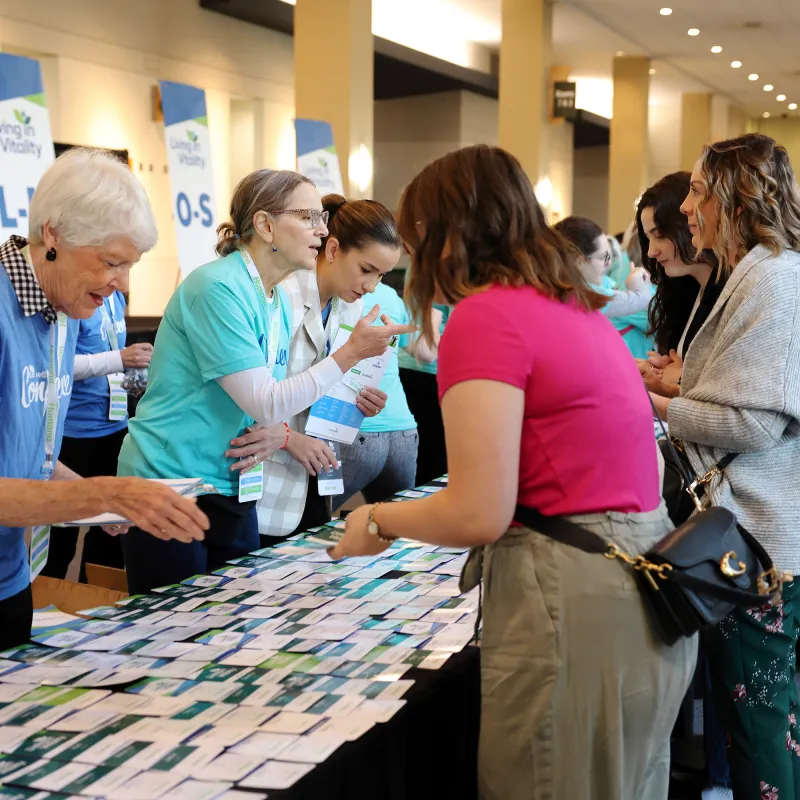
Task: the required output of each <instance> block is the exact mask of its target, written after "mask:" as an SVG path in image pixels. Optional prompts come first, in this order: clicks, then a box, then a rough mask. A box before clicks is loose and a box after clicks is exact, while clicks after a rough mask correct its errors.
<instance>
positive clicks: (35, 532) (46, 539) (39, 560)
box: [31, 525, 50, 583]
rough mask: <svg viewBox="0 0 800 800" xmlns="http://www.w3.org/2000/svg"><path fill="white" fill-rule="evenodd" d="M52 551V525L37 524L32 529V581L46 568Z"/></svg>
mask: <svg viewBox="0 0 800 800" xmlns="http://www.w3.org/2000/svg"><path fill="white" fill-rule="evenodd" d="M49 552H50V526H49V525H37V526H36V527H34V528H33V529H32V530H31V583H33V581H34V579H35V578H36V576H37V575H38V574H39V573H40V572H41V571H42V570H43V569H44V565H45V564H46V563H47V554H48V553H49Z"/></svg>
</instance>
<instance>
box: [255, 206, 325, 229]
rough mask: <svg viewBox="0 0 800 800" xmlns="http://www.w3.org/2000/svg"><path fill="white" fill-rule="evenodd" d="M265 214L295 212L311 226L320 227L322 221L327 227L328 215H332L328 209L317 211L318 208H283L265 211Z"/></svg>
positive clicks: (312, 227)
mask: <svg viewBox="0 0 800 800" xmlns="http://www.w3.org/2000/svg"><path fill="white" fill-rule="evenodd" d="M264 213H265V214H275V215H277V214H295V215H297V216H298V217H301V218H302V220H303V222H305V223H306V225H307V226H308V227H309V228H311V229H312V230H313V229H314V228H318V227H319V224H320V222H321V223H322V224H323V225H324V226H325V227H326V228H327V227H328V217H329V216H330V215H329V213H328V212H327V211H317V209H316V208H281V209H278V210H276V211H265V212H264Z"/></svg>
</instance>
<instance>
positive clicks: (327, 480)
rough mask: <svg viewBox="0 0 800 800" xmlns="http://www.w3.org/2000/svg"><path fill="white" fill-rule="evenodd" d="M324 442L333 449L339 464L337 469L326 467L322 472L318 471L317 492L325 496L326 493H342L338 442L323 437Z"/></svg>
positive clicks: (342, 483) (342, 480) (342, 484)
mask: <svg viewBox="0 0 800 800" xmlns="http://www.w3.org/2000/svg"><path fill="white" fill-rule="evenodd" d="M324 441H325V444H326V445H328V447H330V449H331V450H333V454H334V455H335V456H336V461H337V462H338V464H339V466H338V468H337V469H326V470H325V471H324V472H320V473H319V475H318V476H317V486H318V487H319V493H320V495H321V496H323V497H325V496H328V495H337V494H344V475H343V474H342V457H341V455H340V454H339V444H338V442H334V441H330V440H328V439H325V440H324Z"/></svg>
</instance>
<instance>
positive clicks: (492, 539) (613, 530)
mask: <svg viewBox="0 0 800 800" xmlns="http://www.w3.org/2000/svg"><path fill="white" fill-rule="evenodd" d="M399 230H400V234H401V236H402V238H403V240H404V242H405V244H406V247H407V248H408V250H409V252H410V253H411V256H412V267H411V275H410V283H409V287H408V300H409V303H410V306H411V309H412V313H414V316H415V317H416V318H419V319H425V320H427V319H429V318H430V313H429V312H430V309H431V306H432V304H433V303H445V304H450V305H456V308H455V310H454V312H453V314H452V316H451V318H450V321H449V323H448V327H447V330H446V331H445V333H444V336H443V337H442V340H441V345H440V350H439V358H440V360H439V394H440V398H441V404H442V413H443V418H444V425H445V434H446V441H447V456H448V464H449V470H450V477H449V485H448V487H447V488H446V489H444V490H442V491H440V492H438V493H437V494H435V495H433V496H432V497H430V498H428V499H424V500H419V501H414V502H408V503H388V504H379V505H377V506H364V507H362V508H360V509H357V510H356V511H354V512H353V513H352V514H351V515H350V516H349V517H348V519H347V531H346V534H345V536H344V538H343V539H342V541H341V542H340V544H339V545H338V546H337V547H336V548H334V550H333V551H332V553H331V554H332V556H333V557H334V558H340V557H344V556H355V555H363V554H372V553H378V552H381V551H382V550H383V549H385V548H386V547H388V546H389V545H390V544H391V543H392V541H393V540H394V538H397V537H403V538H408V539H417V540H419V541H422V542H427V543H430V544H436V545H447V546H456V547H471V548H475V549H474V550H473V553H472V554H471V556H470V560H469V561H468V563H467V567H466V569H465V574H464V576H462V581H463V582H464V583H465V588H472V586H474V585H475V584H476V583H477V580H476V579H475V578H476V577H477V576H476V575H475V574H474V573H476V572H477V570H476V569H475V568H476V567H479V566H480V565H481V563H482V577H483V587H484V607H483V613H484V627H483V637H482V648H481V673H482V713H481V743H480V752H479V782H480V792H481V797H482V798H486V799H490V800H522V798H525V800H528V799H529V798H530V799H532V800H544V798H551V799H554V800H578V799H579V798H580V800H594V799H595V798H596V800H666V797H667V791H668V785H669V736H670V731H671V729H672V726H673V724H674V721H675V718H676V716H677V713H678V707H679V705H680V703H681V700H682V699H683V696H684V694H685V692H686V690H687V687H688V686H689V682H690V680H691V676H692V672H693V670H694V664H695V658H696V641H695V640H694V639H686V640H682V641H681V642H679V643H678V644H676V645H675V646H673V647H667V646H665V645H663V644H662V643H661V642H660V640H658V639H657V638H656V637H655V636H654V635H653V634H652V633H651V627H650V624H649V619H648V616H647V611H646V609H645V606H644V604H643V602H642V600H641V597H640V594H639V591H638V589H637V586H636V583H635V580H634V578H633V576H632V575H631V573H630V572H629V571H628V570H627V568H626V567H624V566H623V565H622V564H621V563H620V562H619V561H614V560H609V559H606V558H603V557H602V556H600V555H596V554H587V553H584V552H583V551H581V550H577V549H573V548H570V547H568V546H566V545H562V544H560V543H557V542H555V541H554V540H552V539H549V538H546V537H545V536H543V535H541V534H538V533H535V532H533V531H532V530H530V529H529V528H525V527H522V526H517V525H515V524H514V522H513V520H514V518H515V509H516V507H517V505H518V504H521V505H523V506H527V507H529V508H532V509H537V510H538V511H540V512H542V513H543V514H545V515H548V516H551V515H568V516H570V517H571V518H572V519H573V520H574V521H577V522H578V523H579V524H580V525H582V526H583V527H585V528H587V529H589V530H591V531H593V532H595V533H597V534H599V535H601V536H603V537H604V538H605V539H607V540H608V541H609V542H613V543H615V544H616V545H617V546H618V547H619V548H621V549H623V550H625V551H627V552H628V553H631V554H638V553H641V552H643V551H645V550H646V549H647V548H648V547H650V546H651V545H652V544H654V543H655V542H656V541H657V540H659V539H660V538H661V537H662V536H664V535H665V534H666V533H667V532H668V531H669V530H670V528H671V527H672V526H671V524H670V521H669V518H668V517H667V513H666V510H665V508H664V506H663V504H662V502H661V497H660V494H659V488H660V481H659V469H658V461H657V458H658V456H657V451H656V444H655V440H654V437H653V425H652V416H651V412H650V406H649V404H648V400H647V396H646V394H645V392H644V389H643V388H642V385H641V378H640V377H639V373H638V370H637V368H636V364H635V363H634V361H633V360H632V359H631V357H630V354H629V353H628V351H627V349H626V347H625V344H624V342H623V341H622V338H621V337H620V335H619V333H618V332H617V331H616V330H614V328H613V326H612V325H611V323H609V321H608V320H607V319H606V318H605V316H604V315H603V314H602V313H601V312H600V311H599V309H600V308H602V306H603V304H604V303H605V302H606V298H605V297H603V296H601V295H598V294H596V293H595V292H593V291H592V290H591V289H590V288H589V287H588V286H587V284H586V283H585V282H584V280H583V279H582V277H581V273H580V269H579V266H578V254H577V253H576V252H575V251H574V250H573V248H572V246H571V245H570V244H569V243H568V242H567V241H566V240H565V239H563V238H562V237H561V236H560V235H559V234H558V233H556V232H555V231H553V230H552V229H551V228H549V227H548V226H547V224H546V223H545V220H544V216H543V214H542V211H541V209H540V208H539V205H538V203H537V202H536V198H535V196H534V193H533V189H532V187H531V184H530V181H529V180H528V178H527V176H526V175H525V173H524V172H523V170H522V168H521V166H520V164H519V162H517V160H516V159H515V158H514V157H513V156H511V155H509V154H508V153H506V152H504V151H503V150H500V149H498V148H492V147H487V146H483V145H481V146H477V147H470V148H466V149H464V150H459V151H457V152H454V153H450V154H449V155H447V156H445V157H444V158H441V159H439V160H438V161H435V162H434V163H433V164H431V165H430V166H428V167H426V169H424V170H423V171H422V172H421V173H420V174H419V175H418V176H417V177H416V178H415V179H414V180H413V181H412V183H411V184H410V185H409V187H408V188H407V189H406V191H405V194H404V196H403V200H402V203H401V210H400V218H399ZM424 333H425V335H427V336H428V337H430V336H431V334H432V331H430V330H425V331H424ZM479 575H480V573H479V572H478V576H479ZM470 578H472V580H470Z"/></svg>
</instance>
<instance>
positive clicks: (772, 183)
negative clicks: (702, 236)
mask: <svg viewBox="0 0 800 800" xmlns="http://www.w3.org/2000/svg"><path fill="white" fill-rule="evenodd" d="M700 173H701V174H702V176H703V178H704V179H705V182H706V186H705V191H704V192H702V194H701V197H700V198H699V202H698V214H697V217H698V223H699V225H700V228H701V230H702V229H704V227H705V225H704V220H703V216H702V207H703V205H704V204H705V202H706V201H707V200H708V199H710V198H712V197H713V198H715V199H716V200H717V201H718V203H719V226H718V228H717V231H716V237H715V241H714V252H715V253H716V255H717V258H718V259H719V265H720V269H721V270H722V272H723V274H727V273H728V272H729V271H730V270H731V269H732V268H733V267H734V266H736V264H737V263H738V262H739V261H740V260H741V259H742V258H744V256H745V255H746V254H747V253H749V252H750V250H752V249H753V248H754V247H755V246H756V245H758V244H762V245H764V246H765V247H767V248H768V249H769V250H770V252H771V253H772V254H773V255H778V253H780V252H781V251H782V250H800V192H798V188H797V180H796V178H795V174H794V170H793V169H792V165H791V163H790V162H789V154H788V153H787V152H786V148H784V147H781V146H780V145H779V144H777V143H776V142H775V140H774V139H771V138H770V137H769V136H764V135H763V134H760V133H748V134H747V135H745V136H739V137H737V138H735V139H726V140H725V141H722V142H716V143H715V144H711V145H707V146H706V148H705V149H704V150H703V155H702V157H701V158H700Z"/></svg>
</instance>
